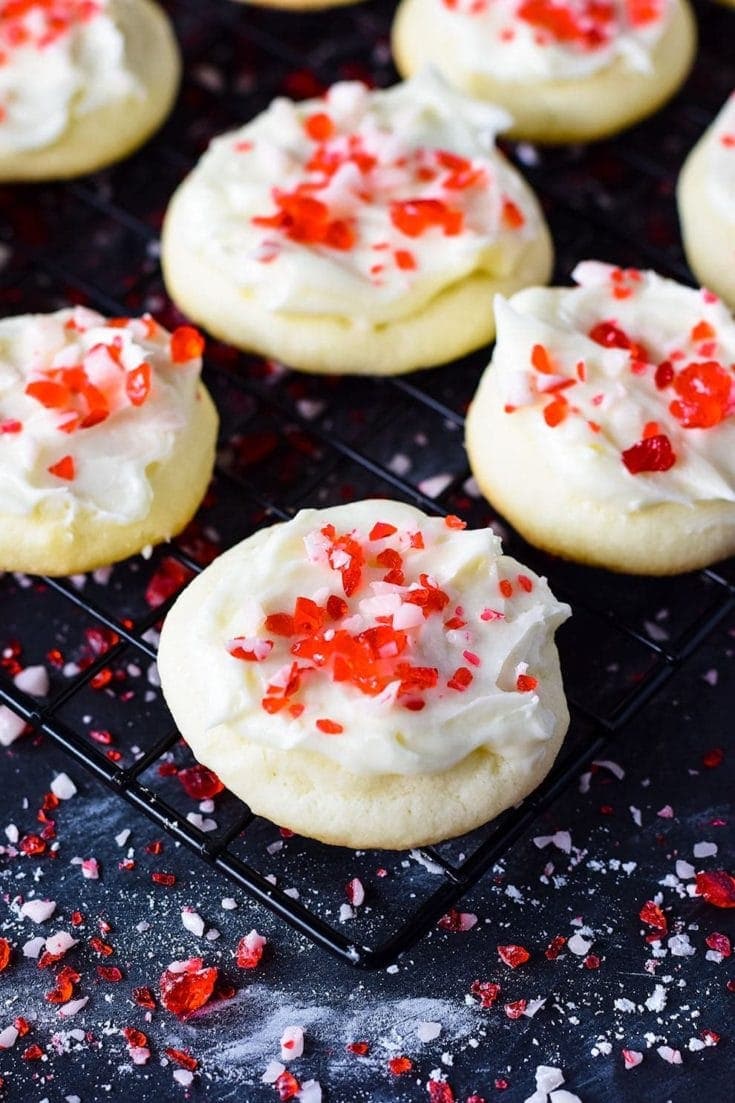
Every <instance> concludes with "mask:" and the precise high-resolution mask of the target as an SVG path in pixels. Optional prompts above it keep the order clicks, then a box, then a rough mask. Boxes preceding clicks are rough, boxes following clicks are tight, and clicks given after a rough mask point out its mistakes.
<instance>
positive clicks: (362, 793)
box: [158, 537, 569, 850]
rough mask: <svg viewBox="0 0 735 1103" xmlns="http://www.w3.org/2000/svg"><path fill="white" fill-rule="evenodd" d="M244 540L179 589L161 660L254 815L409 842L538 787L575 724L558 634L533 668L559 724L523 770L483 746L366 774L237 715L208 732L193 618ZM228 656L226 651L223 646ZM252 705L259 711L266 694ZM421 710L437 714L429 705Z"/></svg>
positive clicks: (166, 688)
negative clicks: (406, 771) (240, 723)
mask: <svg viewBox="0 0 735 1103" xmlns="http://www.w3.org/2000/svg"><path fill="white" fill-rule="evenodd" d="M255 540H256V542H255V543H254V544H253V543H252V541H253V538H252V537H251V538H250V541H247V542H246V543H248V545H249V546H250V547H251V548H252V550H253V552H254V551H256V549H257V547H258V544H257V537H256V538H255ZM242 547H243V545H238V547H237V548H233V549H232V550H231V551H229V552H227V553H225V555H223V556H221V557H220V559H218V560H216V561H215V563H214V564H212V565H211V566H210V567H209V568H208V569H207V572H206V573H205V574H204V575H201V576H200V577H199V578H197V579H196V580H195V581H194V582H193V583H192V584H191V585H190V586H188V587H187V589H186V590H185V591H184V593H183V594H182V595H181V596H180V597H179V599H178V601H177V602H176V604H175V606H174V607H173V609H172V610H171V612H170V613H169V614H168V616H167V618H166V621H165V624H164V628H163V633H162V635H161V644H160V649H159V653H158V669H159V672H160V676H161V684H162V688H163V692H164V694H165V697H166V701H167V704H168V706H169V708H170V709H171V712H172V713H173V716H174V719H175V720H176V723H177V725H178V727H179V731H180V732H181V734H182V735H183V737H184V739H185V740H186V741H187V743H188V744H189V746H190V747H191V749H192V751H193V752H194V754H195V755H196V757H197V759H198V760H199V761H200V762H202V763H203V764H204V765H205V766H208V767H209V768H210V769H211V770H214V772H215V773H216V774H217V775H218V776H219V777H220V778H221V780H222V781H223V782H224V784H225V785H226V786H227V787H228V788H229V789H231V790H232V792H233V793H235V794H236V795H237V796H239V797H241V798H242V800H244V801H245V802H246V803H247V804H248V805H249V806H250V808H251V809H252V811H253V812H255V813H256V815H260V816H265V817H266V818H267V819H269V820H272V821H273V822H274V823H276V824H278V825H279V826H280V827H287V828H289V829H290V830H291V831H295V832H297V833H298V834H299V835H306V836H308V837H310V838H313V839H319V840H320V841H321V842H325V843H332V844H335V845H337V846H351V847H360V848H362V847H377V848H385V849H390V850H403V849H407V848H409V847H414V846H428V845H429V844H430V843H435V842H439V841H440V840H441V839H447V838H451V837H452V836H454V835H461V834H463V833H464V832H466V831H471V830H472V829H473V828H475V827H479V826H480V824H483V823H486V822H487V821H488V820H490V819H492V818H493V817H494V816H496V815H498V814H499V813H500V812H502V811H503V810H504V809H506V808H508V807H510V806H511V805H513V804H516V803H517V802H518V801H520V800H521V799H522V798H523V797H525V796H526V795H527V794H528V793H530V792H531V790H533V789H534V788H535V787H536V786H537V785H538V784H539V782H540V781H541V780H542V779H543V778H544V777H545V775H546V774H547V773H548V771H549V770H550V769H551V766H552V765H553V762H554V759H555V758H556V755H557V753H558V751H559V748H560V746H561V743H562V740H563V738H564V735H565V733H566V730H567V727H568V725H569V713H568V710H567V705H566V700H565V698H564V691H563V689H562V683H561V676H560V673H559V657H558V654H557V650H556V647H555V645H554V643H553V641H551V640H550V641H549V642H548V643H547V645H546V646H545V647H544V648H543V649H542V651H541V654H540V656H539V662H538V663H536V664H534V674H535V675H537V676H538V679H539V686H538V691H537V692H538V694H539V697H540V699H541V702H542V704H543V705H544V706H545V707H546V708H547V709H549V710H550V711H551V713H552V714H553V715H554V717H555V726H554V730H553V732H552V734H551V736H550V738H549V739H548V740H547V742H546V743H544V744H543V745H542V746H541V750H540V754H539V760H538V761H537V762H536V763H535V764H534V766H533V768H532V769H531V770H530V771H524V772H521V771H519V769H518V768H517V766H515V765H513V764H511V763H510V762H508V761H507V760H505V759H503V758H501V757H500V756H499V755H497V754H494V753H491V752H490V751H487V750H483V749H482V748H480V749H478V750H476V751H474V752H473V753H472V754H470V755H468V757H467V758H465V759H464V760H463V761H461V762H458V763H456V764H455V765H454V766H453V767H451V769H448V770H442V771H439V772H438V773H432V774H412V775H403V774H381V775H372V776H364V775H359V774H353V773H351V772H349V771H348V770H346V769H344V768H343V767H342V766H340V765H338V764H337V763H335V762H333V761H332V760H330V759H328V758H325V757H322V755H320V754H318V753H316V752H312V751H304V750H299V749H296V750H287V751H286V750H279V749H274V748H269V747H265V746H261V745H260V744H257V743H254V742H253V741H252V740H247V739H245V738H244V737H243V736H242V735H241V734H240V733H239V731H238V729H237V727H236V725H235V724H221V725H219V727H218V728H217V729H215V730H213V731H206V724H207V721H206V718H205V706H204V702H205V701H206V700H207V699H209V698H211V687H209V688H208V689H207V688H205V687H204V686H202V685H200V680H201V679H202V678H204V677H206V676H207V675H205V674H204V673H203V672H202V671H201V668H200V667H199V666H198V665H197V661H196V641H195V640H193V639H192V631H191V625H192V623H193V621H194V618H195V614H196V611H197V609H198V608H200V607H201V605H202V604H203V603H206V602H207V601H208V599H209V597H210V595H212V594H213V593H214V592H215V591H216V589H217V588H218V587H219V586H220V585H221V580H222V579H223V578H226V577H227V575H228V573H230V572H232V571H233V570H236V569H240V570H242V569H246V567H247V558H246V556H244V555H243V554H242V552H241V551H240V550H239V549H241V548H242ZM222 658H223V662H226V661H227V659H228V656H227V654H226V652H225V650H224V647H223V650H222ZM252 709H253V711H254V712H256V713H260V711H261V706H260V700H259V699H258V700H256V701H253V702H252ZM421 715H422V717H425V718H426V723H427V724H430V723H431V707H430V705H429V706H427V708H426V709H425V711H424V712H423V713H422V714H421Z"/></svg>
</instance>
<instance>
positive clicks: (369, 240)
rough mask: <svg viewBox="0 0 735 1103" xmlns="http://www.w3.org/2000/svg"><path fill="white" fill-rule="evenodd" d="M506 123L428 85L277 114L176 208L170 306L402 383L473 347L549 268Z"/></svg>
mask: <svg viewBox="0 0 735 1103" xmlns="http://www.w3.org/2000/svg"><path fill="white" fill-rule="evenodd" d="M506 122H507V118H506V116H505V114H504V113H503V112H499V111H497V110H496V109H494V108H490V107H489V106H488V105H483V104H478V103H475V102H473V101H472V100H469V99H468V98H466V97H465V96H463V95H461V94H460V93H457V92H453V91H451V90H450V89H449V88H448V87H446V85H444V84H443V83H442V82H441V81H439V79H438V78H435V77H432V76H429V75H425V76H423V77H421V78H420V79H416V80H415V81H411V82H407V83H405V84H400V85H397V86H395V87H393V88H390V89H389V90H388V91H383V92H370V91H368V90H367V88H365V87H364V85H362V84H359V83H357V82H344V83H340V84H336V85H333V86H332V87H331V88H330V89H329V91H328V92H327V93H326V96H325V97H324V98H323V99H320V100H309V101H307V102H304V103H292V102H290V101H289V100H285V99H277V100H275V101H274V103H273V104H272V105H271V106H270V108H269V109H268V110H267V111H265V112H264V113H263V114H261V115H259V116H258V117H257V118H256V119H255V120H253V121H252V122H250V123H248V124H247V125H246V126H244V127H242V128H241V129H240V130H238V131H235V132H234V133H232V134H226V135H224V136H223V137H221V138H218V139H217V140H216V141H214V142H213V143H212V145H211V147H210V149H209V152H208V153H207V154H206V155H205V156H204V158H203V159H202V160H201V161H200V162H199V164H198V166H197V167H196V168H195V169H194V171H193V172H192V173H191V175H190V176H189V177H187V179H186V180H185V181H184V183H183V184H182V185H181V187H180V188H179V189H178V191H177V192H176V193H175V195H174V198H173V200H172V202H171V205H170V207H169V209H168V212H167V214H166V220H165V224H164V231H163V242H162V263H163V270H164V276H165V280H166V286H167V288H168V291H169V293H170V295H171V297H172V298H173V299H174V301H175V302H176V303H177V304H178V306H179V307H180V308H181V309H182V310H184V311H185V312H186V313H187V314H188V315H189V316H190V317H191V318H192V319H194V320H195V321H196V322H198V323H199V324H201V325H203V326H205V327H206V328H207V329H209V330H210V331H211V332H212V333H214V334H216V335H217V336H218V337H220V338H222V339H223V340H225V341H228V342H230V343H231V344H234V345H237V346H238V347H240V348H243V349H246V350H251V351H254V352H258V353H260V354H262V355H264V356H269V357H273V358H275V359H277V360H281V361H283V362H284V363H286V364H288V365H290V366H291V367H295V368H300V369H302V370H304V371H312V372H339V373H342V372H347V373H355V374H375V375H390V374H394V373H397V372H406V371H411V370H414V369H417V368H422V367H427V366H428V365H431V364H438V363H443V362H444V361H446V360H451V359H453V358H454V357H457V356H460V355H462V354H464V353H466V352H468V351H470V350H471V349H474V348H477V347H478V346H480V345H482V344H484V343H486V342H487V341H489V340H490V339H491V338H492V335H493V332H494V324H493V317H492V299H493V294H494V292H495V291H498V290H504V291H505V292H508V293H510V292H511V291H512V290H517V289H518V288H520V287H524V286H526V285H527V284H528V283H532V282H541V283H543V282H545V281H546V280H547V279H548V278H549V274H550V271H551V265H552V247H551V239H550V237H549V233H548V230H547V228H546V225H545V222H544V219H543V216H542V214H541V212H540V209H539V206H538V203H537V201H536V199H535V197H534V196H533V194H532V192H531V191H530V189H529V188H528V186H527V185H526V184H525V183H524V181H523V180H522V178H521V177H520V176H519V174H518V173H517V172H516V171H515V170H514V169H513V168H512V167H511V166H510V165H509V164H508V162H507V161H506V160H505V159H504V158H503V156H502V155H501V154H500V153H499V152H498V150H497V149H496V148H495V145H494V140H493V135H494V134H495V133H496V132H497V131H498V129H501V128H502V127H503V126H504V125H505V124H506Z"/></svg>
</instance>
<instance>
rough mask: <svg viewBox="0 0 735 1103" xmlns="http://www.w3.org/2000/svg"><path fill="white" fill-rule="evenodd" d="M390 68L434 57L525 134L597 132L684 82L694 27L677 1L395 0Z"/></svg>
mask: <svg viewBox="0 0 735 1103" xmlns="http://www.w3.org/2000/svg"><path fill="white" fill-rule="evenodd" d="M392 36H393V52H394V55H395V59H396V65H397V67H398V71H399V72H400V73H401V74H402V75H403V76H410V75H411V74H412V73H415V72H418V71H419V70H420V69H422V68H423V67H424V66H426V65H434V66H436V67H437V68H438V69H439V70H440V72H441V73H442V74H443V76H444V77H446V79H447V80H448V81H449V82H450V83H451V84H452V85H454V86H455V87H457V88H460V89H462V90H463V91H464V92H466V93H468V94H469V95H472V96H477V97H478V98H479V99H484V100H489V101H491V102H492V103H497V104H500V105H501V106H503V107H505V108H507V109H508V111H509V112H510V113H511V115H512V116H513V120H514V121H513V126H512V127H511V129H510V131H509V134H510V136H511V137H513V138H524V139H528V140H530V141H534V142H542V143H543V142H548V143H557V142H581V141H589V140H593V139H597V138H603V137H605V136H607V135H609V134H615V133H616V132H617V131H619V130H622V129H624V128H625V127H627V126H631V125H632V124H633V123H635V122H637V121H638V120H639V119H643V118H645V117H646V116H647V115H650V114H652V113H653V112H654V111H656V110H657V109H658V108H659V107H660V106H661V105H662V104H663V103H665V102H666V100H668V99H669V98H670V97H671V96H672V95H673V94H674V92H676V90H677V89H678V88H679V86H680V85H681V84H682V82H683V81H684V79H685V77H686V75H687V73H688V72H689V69H690V67H691V64H692V61H693V58H694V49H695V45H696V29H695V23H694V18H693V16H692V13H691V9H690V8H689V5H688V3H687V0H610V2H606V3H599V2H598V0H402V3H401V5H400V7H399V8H398V12H397V15H396V19H395V22H394V26H393V32H392Z"/></svg>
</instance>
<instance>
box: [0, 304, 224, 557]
mask: <svg viewBox="0 0 735 1103" xmlns="http://www.w3.org/2000/svg"><path fill="white" fill-rule="evenodd" d="M202 347H203V341H202V338H201V337H200V335H199V334H198V333H197V331H196V330H194V329H192V327H191V326H181V327H179V329H177V330H175V331H174V333H173V334H169V333H168V332H167V331H166V330H165V329H163V328H162V327H161V326H159V325H158V324H157V323H156V322H155V321H154V320H153V318H151V317H150V315H145V316H144V317H142V318H115V319H110V320H107V319H105V318H103V317H102V316H101V315H100V314H97V313H95V312H94V311H92V310H87V309H86V308H84V307H75V308H74V309H68V310H59V311H57V312H56V313H54V314H24V315H19V316H17V317H13V318H5V319H3V320H2V321H0V570H7V571H28V572H30V573H33V574H49V575H64V574H76V573H77V572H79V571H87V570H92V569H93V568H95V567H99V566H102V565H104V564H108V563H113V562H115V561H116V560H118V559H124V558H125V557H126V556H128V555H132V554H133V553H134V552H138V551H140V550H141V549H142V548H144V547H146V546H147V545H149V544H157V543H159V542H160V541H162V540H167V539H168V538H169V537H171V536H173V535H175V534H176V533H177V532H179V531H180V530H181V529H183V528H184V526H185V525H186V524H187V523H188V522H189V520H190V519H191V517H192V516H193V514H194V513H195V511H196V508H197V506H198V505H199V503H200V501H201V499H202V498H203V497H204V493H205V491H206V489H207V485H208V483H209V479H210V476H211V473H212V467H213V463H214V444H215V437H216V433H217V415H216V413H215V410H214V406H213V404H212V400H211V399H210V397H209V395H208V394H207V391H206V390H205V389H204V387H203V386H202V385H201V383H200V382H199V373H200V370H201V352H202Z"/></svg>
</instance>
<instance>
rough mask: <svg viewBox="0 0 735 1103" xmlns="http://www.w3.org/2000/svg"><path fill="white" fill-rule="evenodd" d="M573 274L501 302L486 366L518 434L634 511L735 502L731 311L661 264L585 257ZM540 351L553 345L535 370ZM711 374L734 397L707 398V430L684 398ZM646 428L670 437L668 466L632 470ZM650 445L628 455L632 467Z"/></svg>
mask: <svg viewBox="0 0 735 1103" xmlns="http://www.w3.org/2000/svg"><path fill="white" fill-rule="evenodd" d="M573 276H574V279H575V280H576V282H577V284H578V285H579V286H578V287H576V288H529V289H527V290H525V291H521V292H519V293H518V294H517V295H514V296H513V297H512V299H510V300H509V301H506V300H504V299H501V298H500V297H498V299H497V300H496V306H495V311H496V320H497V327H498V331H497V343H496V346H495V351H494V354H493V359H492V363H491V367H490V369H489V370H490V371H491V372H492V373H493V377H494V385H495V388H496V392H497V394H498V396H499V401H500V402H502V403H503V404H504V406H505V410H506V413H507V416H508V417H511V418H517V419H519V424H518V431H519V432H523V433H524V434H533V435H534V436H535V437H536V439H539V438H540V439H541V441H542V449H543V453H544V455H545V457H546V458H547V460H548V463H549V465H550V466H553V468H554V470H555V471H557V472H558V473H559V474H560V475H561V477H562V478H563V479H564V481H565V483H566V485H567V487H568V488H569V489H570V491H573V490H574V489H577V490H578V492H579V494H580V495H582V496H583V497H584V498H585V499H592V500H599V501H614V502H615V503H616V504H617V505H618V507H619V508H621V509H624V510H629V511H632V510H635V509H638V508H640V507H641V506H645V505H653V504H658V503H661V502H681V503H692V502H701V501H726V502H732V501H735V416H733V413H734V412H735V371H734V370H733V365H735V321H733V318H732V315H731V314H730V313H729V311H728V310H727V309H726V307H725V306H724V305H723V304H722V302H721V301H720V300H719V299H717V298H716V297H715V296H714V295H713V294H712V293H711V292H708V291H698V290H693V289H692V288H689V287H684V286H683V285H681V284H678V283H675V282H674V281H673V280H666V279H663V278H662V277H661V276H658V275H656V274H655V273H654V272H639V271H637V270H634V269H625V270H621V269H619V268H613V267H611V266H610V265H606V264H601V263H599V262H596V261H585V262H584V263H582V264H579V265H578V266H577V268H576V269H575V271H574V273H573ZM600 324H603V325H612V326H614V327H615V328H616V329H617V330H618V332H619V333H622V334H623V337H619V336H614V335H613V338H612V339H614V340H615V341H617V342H618V343H619V344H620V343H624V340H623V338H627V339H628V341H629V343H630V344H632V346H633V347H632V348H630V347H629V348H625V347H604V346H603V344H601V343H598V340H597V339H594V340H593V339H591V338H590V336H589V334H590V331H591V330H592V329H593V328H594V327H596V326H598V325H600ZM601 336H602V335H601V334H600V337H601ZM536 348H541V349H543V350H544V351H543V353H542V354H541V359H539V355H538V353H537V354H536V362H537V363H541V364H542V365H543V366H544V367H546V366H547V364H549V363H550V364H551V365H552V366H553V371H552V372H551V373H548V371H539V370H537V368H536V367H534V366H533V360H534V349H536ZM544 357H545V358H547V359H546V360H544ZM667 365H668V366H667ZM712 365H714V367H713V366H712ZM685 373H687V374H685ZM698 377H699V379H703V380H705V382H700V381H699V380H698ZM688 379H691V380H692V381H691V384H690V385H687V380H688ZM712 379H714V384H715V387H716V388H724V391H725V392H727V393H726V394H724V396H721V397H719V398H713V399H712V403H710V401H709V399H705V400H704V401H705V405H706V406H707V411H706V416H705V417H704V420H707V418H710V419H711V421H712V423H711V424H710V426H709V427H703V425H702V424H701V422H702V418H703V415H702V413H701V412H698V411H699V400H698V399H696V397H695V399H694V400H693V401H694V405H693V407H692V408H691V409H689V407H687V402H688V401H689V400H690V399H691V397H692V390H694V391H695V392H697V391H699V392H703V391H706V390H707V389H708V388H711V385H712V384H711V382H709V381H710V380H712ZM554 402H556V403H558V405H556V406H555V407H554V408H551V404H552V403H554ZM687 410H689V412H687ZM713 410H714V413H713V412H712V411H713ZM687 423H688V424H687ZM698 423H699V424H698ZM646 436H649V437H651V436H659V437H660V436H664V437H666V438H667V439H668V442H669V446H670V449H671V452H673V456H674V457H675V459H674V462H673V463H671V465H670V466H668V467H667V468H665V469H664V468H662V469H658V470H656V469H649V470H646V469H645V463H644V469H642V470H639V471H637V472H635V471H633V470H631V469H630V468H629V466H627V465H626V462H625V461H624V456H623V453H624V452H626V451H627V450H628V449H631V448H632V447H634V446H636V445H639V444H640V442H641V441H643V439H644V438H645V437H646ZM645 451H646V448H645V447H644V448H643V449H639V451H638V455H637V456H633V457H629V462H630V464H632V466H633V467H635V466H636V460H639V459H640V456H641V455H642V454H643V453H645ZM670 458H671V457H670V456H669V459H670ZM529 477H531V476H530V475H529Z"/></svg>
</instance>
